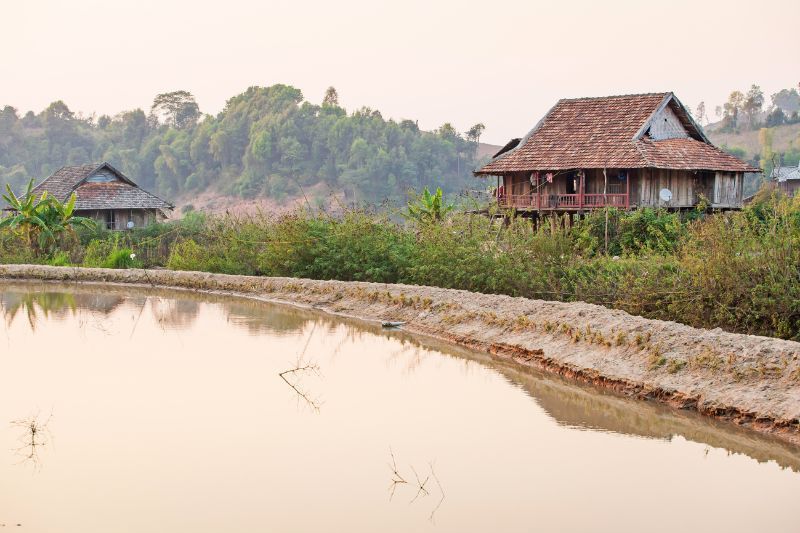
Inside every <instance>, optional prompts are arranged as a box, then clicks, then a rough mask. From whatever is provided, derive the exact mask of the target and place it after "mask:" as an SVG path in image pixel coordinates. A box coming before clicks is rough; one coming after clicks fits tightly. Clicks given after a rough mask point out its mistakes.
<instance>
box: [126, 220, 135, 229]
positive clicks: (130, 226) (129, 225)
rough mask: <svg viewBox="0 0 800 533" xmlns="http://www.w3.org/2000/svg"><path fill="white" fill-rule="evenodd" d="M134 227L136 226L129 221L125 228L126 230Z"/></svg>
mask: <svg viewBox="0 0 800 533" xmlns="http://www.w3.org/2000/svg"><path fill="white" fill-rule="evenodd" d="M135 225H136V224H134V223H133V220H129V221H128V224H127V226H128V229H133V227H134V226H135Z"/></svg>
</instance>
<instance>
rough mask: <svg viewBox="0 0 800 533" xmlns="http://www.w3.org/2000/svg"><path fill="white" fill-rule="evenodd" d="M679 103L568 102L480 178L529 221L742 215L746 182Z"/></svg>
mask: <svg viewBox="0 0 800 533" xmlns="http://www.w3.org/2000/svg"><path fill="white" fill-rule="evenodd" d="M759 171H760V169H757V168H753V167H751V165H749V164H747V163H745V162H744V161H741V160H739V159H737V158H736V157H734V156H732V155H730V154H727V153H725V152H723V151H722V150H720V149H719V148H717V147H715V146H714V145H713V144H712V143H711V141H710V140H709V139H708V138H707V137H706V136H705V134H704V133H703V130H702V128H701V127H700V126H699V125H698V124H697V123H696V122H695V121H694V120H693V119H692V117H691V115H690V114H689V112H688V111H687V109H686V108H685V107H684V106H683V104H681V102H680V101H679V100H678V99H677V98H676V97H675V95H674V94H672V93H652V94H634V95H624V96H607V97H600V98H576V99H565V100H559V101H558V103H556V105H555V106H554V107H553V108H552V109H551V110H550V111H549V112H548V113H547V114H546V115H545V116H544V118H542V119H541V120H540V121H539V123H538V124H537V125H536V126H535V127H534V128H533V129H532V130H531V131H530V132H529V133H528V134H527V135H526V136H525V137H523V138H521V139H514V140H512V141H511V142H509V143H508V144H507V145H506V146H504V147H503V148H502V149H501V150H500V151H499V152H498V153H497V154H495V155H494V157H493V158H492V160H491V161H490V162H489V163H487V164H486V165H484V166H483V167H481V168H479V169H478V170H476V171H475V174H476V175H478V176H486V177H492V176H495V177H496V179H497V201H498V203H499V204H500V206H501V207H506V208H516V209H517V210H518V211H523V212H525V211H527V212H553V211H556V212H567V213H581V212H583V211H587V210H592V209H596V208H602V207H606V206H612V207H617V208H621V209H632V208H637V207H663V208H667V209H674V210H677V209H683V208H691V207H694V206H695V205H697V203H698V202H699V201H700V199H701V198H703V197H704V198H706V199H707V201H708V202H709V203H710V206H711V207H713V208H718V209H738V208H741V206H742V182H743V175H744V173H745V172H759Z"/></svg>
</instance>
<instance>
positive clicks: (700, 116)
mask: <svg viewBox="0 0 800 533" xmlns="http://www.w3.org/2000/svg"><path fill="white" fill-rule="evenodd" d="M694 114H695V118H696V119H697V122H698V123H700V125H701V126H705V125H706V124H708V115H707V114H706V103H705V102H702V101H701V102H700V103H699V104H697V110H696V111H695V113H694Z"/></svg>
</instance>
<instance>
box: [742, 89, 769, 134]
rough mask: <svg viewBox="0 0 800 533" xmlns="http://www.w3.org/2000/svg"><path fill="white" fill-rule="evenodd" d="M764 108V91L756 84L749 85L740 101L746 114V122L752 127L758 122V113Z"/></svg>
mask: <svg viewBox="0 0 800 533" xmlns="http://www.w3.org/2000/svg"><path fill="white" fill-rule="evenodd" d="M763 108H764V92H763V91H762V90H761V87H759V86H758V85H755V84H754V85H751V86H750V90H749V91H747V95H745V98H744V101H743V102H742V111H743V112H744V114H745V115H746V116H747V123H748V125H749V126H750V127H751V128H754V127H755V125H756V122H758V115H759V113H761V110H762V109H763Z"/></svg>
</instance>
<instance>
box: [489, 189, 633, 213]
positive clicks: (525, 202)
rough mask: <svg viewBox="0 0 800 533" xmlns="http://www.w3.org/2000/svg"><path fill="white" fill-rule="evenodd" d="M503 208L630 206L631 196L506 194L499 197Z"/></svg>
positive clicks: (558, 209) (566, 208) (537, 209)
mask: <svg viewBox="0 0 800 533" xmlns="http://www.w3.org/2000/svg"><path fill="white" fill-rule="evenodd" d="M497 201H498V205H499V206H500V207H503V208H507V209H510V208H514V209H518V210H521V211H539V210H541V211H581V210H590V209H598V208H603V207H617V208H619V209H628V208H630V196H629V195H628V194H625V193H613V194H612V193H609V194H547V195H541V196H539V195H536V194H519V195H513V194H504V195H502V196H500V197H498V199H497Z"/></svg>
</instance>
